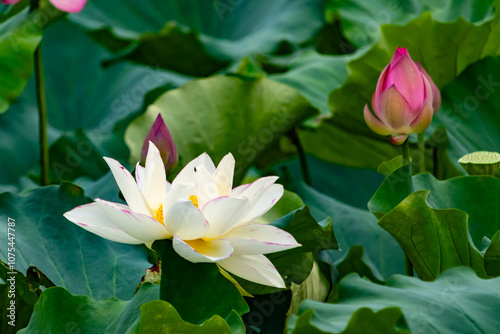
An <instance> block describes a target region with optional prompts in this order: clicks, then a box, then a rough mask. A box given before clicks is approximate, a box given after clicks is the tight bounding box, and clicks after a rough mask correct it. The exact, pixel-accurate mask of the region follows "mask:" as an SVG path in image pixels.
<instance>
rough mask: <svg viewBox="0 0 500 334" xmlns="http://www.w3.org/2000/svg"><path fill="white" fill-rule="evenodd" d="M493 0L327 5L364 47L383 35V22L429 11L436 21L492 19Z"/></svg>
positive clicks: (338, 1)
mask: <svg viewBox="0 0 500 334" xmlns="http://www.w3.org/2000/svg"><path fill="white" fill-rule="evenodd" d="M492 3H493V0H481V1H477V0H476V1H472V0H459V1H456V0H454V1H452V0H438V1H436V0H418V1H416V0H410V1H391V0H373V1H369V2H367V1H362V0H354V1H348V0H330V1H329V6H328V8H331V9H332V10H335V11H337V12H338V14H339V15H340V21H341V22H342V30H343V32H344V34H345V36H346V37H347V38H348V39H349V41H350V42H351V43H353V44H354V45H356V46H358V47H361V46H364V45H367V44H370V43H371V42H373V41H377V39H378V38H380V26H381V25H382V24H388V23H390V24H398V25H405V24H407V23H408V22H409V21H410V20H413V19H415V18H417V17H418V16H420V15H421V14H422V13H423V12H425V11H430V12H431V13H432V15H433V17H435V18H436V19H437V20H439V21H442V22H453V21H456V20H457V19H458V18H459V17H463V18H465V19H466V20H467V21H469V22H474V23H477V22H481V21H483V20H488V19H491V17H492V13H493V8H492V6H491V5H492Z"/></svg>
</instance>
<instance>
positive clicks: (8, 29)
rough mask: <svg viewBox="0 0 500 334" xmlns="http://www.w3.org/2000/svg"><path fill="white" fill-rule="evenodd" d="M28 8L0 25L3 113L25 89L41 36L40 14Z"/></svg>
mask: <svg viewBox="0 0 500 334" xmlns="http://www.w3.org/2000/svg"><path fill="white" fill-rule="evenodd" d="M27 12H28V10H27V9H26V10H24V11H22V12H20V13H19V14H17V15H15V16H13V17H11V18H10V19H8V20H7V21H5V22H3V23H2V24H1V25H0V72H1V73H2V75H1V77H0V113H3V112H4V111H6V110H7V108H8V106H9V104H10V103H11V102H12V100H14V99H15V98H16V97H17V96H18V95H19V94H20V93H21V91H22V90H23V88H24V86H25V85H26V83H27V82H28V79H29V77H30V75H31V72H32V71H33V52H34V51H35V49H36V48H37V46H38V44H39V43H40V40H41V38H42V32H41V30H42V22H41V16H39V15H37V14H38V13H31V14H30V15H29V16H28V17H26V16H27Z"/></svg>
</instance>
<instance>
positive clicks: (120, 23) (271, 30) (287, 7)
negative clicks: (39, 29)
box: [70, 0, 323, 76]
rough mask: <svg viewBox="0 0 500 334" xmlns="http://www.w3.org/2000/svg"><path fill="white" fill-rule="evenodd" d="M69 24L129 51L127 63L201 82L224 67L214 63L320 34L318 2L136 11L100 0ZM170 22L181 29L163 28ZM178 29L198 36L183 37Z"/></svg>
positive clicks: (160, 6) (182, 5)
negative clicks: (175, 72) (185, 75)
mask: <svg viewBox="0 0 500 334" xmlns="http://www.w3.org/2000/svg"><path fill="white" fill-rule="evenodd" d="M201 14H203V15H201ZM70 19H71V20H73V21H74V22H77V23H78V24H80V25H82V26H84V27H85V28H86V29H88V30H90V31H92V32H93V35H94V37H95V38H97V39H98V40H100V41H101V42H102V43H105V44H108V45H109V46H110V48H114V49H123V47H125V46H129V49H130V48H131V49H133V50H134V51H133V52H132V53H129V55H128V57H129V58H132V59H135V60H136V61H145V62H146V63H149V64H153V65H154V66H156V65H160V66H164V67H166V68H170V69H173V70H178V71H182V72H183V73H189V74H192V75H198V76H201V75H207V74H210V73H213V72H214V71H215V70H217V69H218V68H219V67H220V66H221V65H223V64H224V62H221V61H217V60H216V59H214V58H219V59H221V60H238V59H241V58H242V57H244V56H247V55H250V54H254V53H269V52H272V51H274V50H275V49H277V48H278V46H279V44H280V42H286V43H290V44H292V45H293V46H295V45H298V44H300V43H302V42H305V41H307V40H308V39H310V38H311V37H312V36H313V35H314V33H315V32H316V31H317V30H319V29H320V28H321V25H322V23H323V1H322V0H314V1H307V0H292V1H290V0H278V1H273V2H272V3H270V2H269V1H264V0H259V1H252V2H251V3H250V2H247V1H219V0H217V1H196V0H189V1H181V0H177V1H168V2H161V3H158V2H155V1H154V0H148V1H143V2H141V3H140V5H139V4H138V3H135V2H134V1H132V0H127V1H125V2H124V1H118V0H113V1H109V0H107V1H104V0H101V1H94V2H92V3H89V4H88V5H87V6H86V7H85V9H84V10H83V11H82V12H80V13H78V14H72V15H70ZM171 21H174V22H177V25H179V28H180V29H179V28H175V29H171V28H169V25H167V26H166V24H167V22H171ZM172 24H173V23H171V25H172ZM164 27H165V28H164ZM183 27H185V28H191V29H192V30H194V31H197V32H198V33H199V36H198V37H197V36H195V35H193V34H192V33H191V32H189V31H186V32H184V33H182V32H181V31H180V30H185V29H183ZM163 28H164V29H163ZM162 29H163V30H162ZM198 39H199V40H198ZM166 41H168V42H170V45H167V44H165V43H164V42H166ZM133 42H134V43H133ZM172 42H174V43H173V44H172ZM200 42H201V43H200ZM153 44H154V45H155V47H154V49H151V48H150V46H151V45H153ZM158 45H162V46H160V47H158ZM173 49H175V50H173ZM127 51H129V50H127ZM193 52H196V53H197V54H196V55H193ZM179 65H180V66H179Z"/></svg>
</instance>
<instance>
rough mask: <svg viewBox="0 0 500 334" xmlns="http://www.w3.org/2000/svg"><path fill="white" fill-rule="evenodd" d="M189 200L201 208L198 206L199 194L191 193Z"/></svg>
mask: <svg viewBox="0 0 500 334" xmlns="http://www.w3.org/2000/svg"><path fill="white" fill-rule="evenodd" d="M189 200H190V201H191V203H193V205H194V206H195V207H197V208H198V209H199V207H198V196H196V195H191V196H189Z"/></svg>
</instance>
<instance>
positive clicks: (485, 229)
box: [368, 165, 500, 247]
mask: <svg viewBox="0 0 500 334" xmlns="http://www.w3.org/2000/svg"><path fill="white" fill-rule="evenodd" d="M417 190H430V195H429V197H428V198H427V203H428V204H429V205H430V206H431V207H433V208H435V209H451V208H453V209H459V210H461V211H465V212H466V213H467V214H468V215H469V219H468V225H469V232H470V235H471V237H472V240H473V241H474V244H475V245H476V246H477V247H479V245H481V241H482V240H483V237H485V236H486V237H488V238H491V237H493V235H494V234H495V233H496V232H497V231H498V230H500V221H499V219H498V217H500V206H499V205H498V199H497V197H496V194H498V193H499V192H500V180H499V179H498V178H494V177H491V176H462V177H456V178H451V179H448V180H445V181H439V180H437V179H436V178H435V177H433V176H432V175H431V174H429V173H425V174H419V175H416V176H414V177H412V178H410V167H409V165H406V166H403V167H401V168H399V169H398V170H396V171H395V172H394V173H392V174H391V175H390V176H388V177H387V178H386V180H385V181H384V182H383V183H382V185H381V186H380V188H379V189H378V190H377V192H376V193H375V195H374V196H373V198H372V199H371V200H370V202H369V203H368V207H369V208H370V211H372V212H373V213H374V214H375V215H376V216H377V217H379V218H380V217H382V216H383V215H384V214H386V213H388V212H389V211H391V210H392V209H393V208H394V207H395V206H396V205H398V204H399V203H400V202H401V201H403V200H404V199H405V198H406V197H407V196H408V195H410V194H411V193H412V192H414V191H417Z"/></svg>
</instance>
